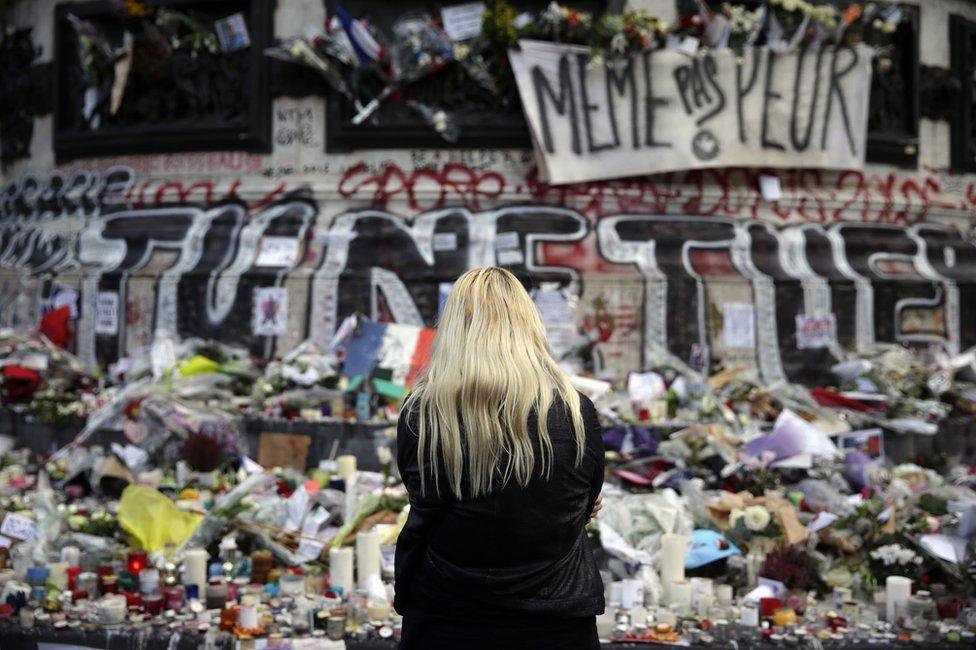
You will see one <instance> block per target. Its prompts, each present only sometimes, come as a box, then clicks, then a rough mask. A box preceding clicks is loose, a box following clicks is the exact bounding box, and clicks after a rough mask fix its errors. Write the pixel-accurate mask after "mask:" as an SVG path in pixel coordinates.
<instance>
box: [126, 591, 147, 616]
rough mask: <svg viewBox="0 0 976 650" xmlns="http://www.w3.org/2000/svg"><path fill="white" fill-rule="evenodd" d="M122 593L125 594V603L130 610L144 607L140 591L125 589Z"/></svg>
mask: <svg viewBox="0 0 976 650" xmlns="http://www.w3.org/2000/svg"><path fill="white" fill-rule="evenodd" d="M122 595H123V596H125V605H126V607H128V608H129V611H132V610H133V609H139V608H140V607H142V596H140V595H139V593H138V592H135V591H123V592H122Z"/></svg>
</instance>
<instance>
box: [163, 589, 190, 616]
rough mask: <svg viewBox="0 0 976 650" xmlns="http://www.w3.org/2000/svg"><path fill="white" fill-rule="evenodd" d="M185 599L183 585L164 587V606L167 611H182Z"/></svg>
mask: <svg viewBox="0 0 976 650" xmlns="http://www.w3.org/2000/svg"><path fill="white" fill-rule="evenodd" d="M184 598H185V592H184V591H183V585H173V586H172V587H163V606H164V607H165V608H166V609H175V610H176V611H180V610H181V609H183V600H184Z"/></svg>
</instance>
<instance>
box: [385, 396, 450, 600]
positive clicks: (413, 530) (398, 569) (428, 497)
mask: <svg viewBox="0 0 976 650" xmlns="http://www.w3.org/2000/svg"><path fill="white" fill-rule="evenodd" d="M415 426H416V418H411V417H410V416H409V414H407V413H401V414H400V420H399V421H398V422H397V468H398V470H399V471H400V477H401V478H402V479H403V484H404V486H405V487H406V488H407V494H408V495H409V497H410V513H409V514H408V515H407V521H406V523H405V524H404V525H403V530H401V531H400V536H399V538H397V546H396V561H395V578H394V593H395V598H394V602H393V605H394V607H395V608H396V610H397V611H398V612H399V613H401V614H402V613H403V610H404V608H405V607H406V605H407V600H408V597H409V592H410V585H411V582H412V580H413V576H414V575H415V574H416V572H417V568H418V567H419V566H420V563H421V561H422V560H423V557H424V554H425V553H426V552H427V541H428V539H429V538H430V535H431V534H432V533H433V530H434V529H435V528H436V527H437V524H438V523H439V522H440V520H441V519H442V518H443V516H444V512H445V509H446V506H445V501H444V500H442V499H440V498H439V497H438V496H437V494H436V492H434V486H433V485H432V484H431V483H432V481H431V480H428V481H427V485H426V487H427V494H423V493H421V490H420V465H419V463H418V462H417V448H418V437H417V433H416V430H415ZM429 478H430V477H428V479H429ZM444 489H445V486H444V485H443V484H442V485H441V490H444Z"/></svg>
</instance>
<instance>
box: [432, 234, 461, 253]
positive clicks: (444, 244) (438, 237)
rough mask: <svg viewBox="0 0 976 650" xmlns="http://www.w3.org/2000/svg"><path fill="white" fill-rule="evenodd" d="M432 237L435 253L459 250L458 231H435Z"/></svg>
mask: <svg viewBox="0 0 976 650" xmlns="http://www.w3.org/2000/svg"><path fill="white" fill-rule="evenodd" d="M431 239H432V241H431V243H432V245H433V247H434V252H435V253H440V252H442V251H454V250H457V247H458V239H457V233H456V232H435V233H434V236H433V237H432V238H431Z"/></svg>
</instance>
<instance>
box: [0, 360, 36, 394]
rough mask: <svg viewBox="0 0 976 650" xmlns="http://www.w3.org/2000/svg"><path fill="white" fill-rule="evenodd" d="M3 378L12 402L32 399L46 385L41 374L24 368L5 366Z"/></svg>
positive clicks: (5, 388)
mask: <svg viewBox="0 0 976 650" xmlns="http://www.w3.org/2000/svg"><path fill="white" fill-rule="evenodd" d="M3 376H4V382H3V388H4V391H5V392H6V393H7V399H8V400H10V401H16V400H21V399H23V400H27V399H30V398H31V397H33V396H34V393H36V392H37V391H38V389H39V388H40V387H41V386H42V385H43V384H44V380H43V379H41V375H40V373H39V372H37V371H36V370H31V369H30V368H25V367H23V366H13V365H11V366H4V367H3Z"/></svg>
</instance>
